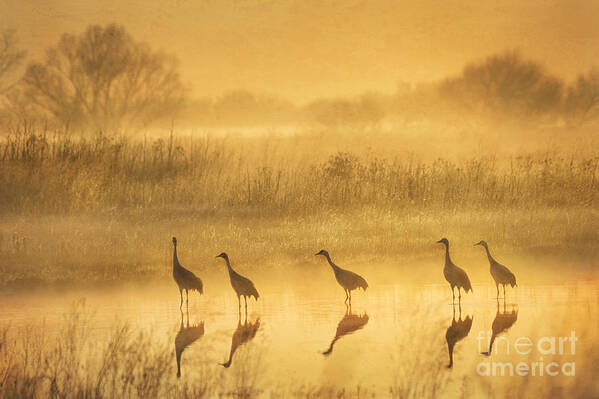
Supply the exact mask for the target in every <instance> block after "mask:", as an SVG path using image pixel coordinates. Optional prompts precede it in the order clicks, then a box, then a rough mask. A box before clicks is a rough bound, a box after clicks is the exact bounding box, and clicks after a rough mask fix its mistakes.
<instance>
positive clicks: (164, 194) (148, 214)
mask: <svg viewBox="0 0 599 399" xmlns="http://www.w3.org/2000/svg"><path fill="white" fill-rule="evenodd" d="M337 139H340V138H339V137H337ZM330 140H332V141H335V138H332V139H330ZM313 142H316V143H320V141H318V139H317V138H315V137H312V138H310V137H308V138H306V137H303V136H302V137H287V138H285V137H278V136H277V137H259V138H247V137H246V138H243V137H226V138H221V139H218V138H215V137H212V136H203V137H196V138H190V137H177V136H175V135H174V134H173V133H171V134H170V135H169V136H168V137H164V138H155V139H148V138H145V139H138V140H134V139H125V138H121V137H112V136H111V137H108V136H102V135H99V136H96V137H93V138H90V137H82V138H79V139H74V138H65V137H62V136H52V137H50V136H49V135H46V134H25V133H22V134H14V135H12V136H10V137H8V138H7V139H6V140H4V141H3V142H0V255H1V256H2V259H3V261H2V262H0V284H1V285H4V286H10V285H12V286H31V285H36V284H42V285H43V284H47V283H55V284H62V283H64V284H70V283H72V282H74V281H77V282H78V284H82V283H85V282H95V283H97V282H104V281H106V282H110V281H117V280H119V281H122V280H129V279H145V278H164V277H166V275H167V274H168V270H169V269H168V264H169V259H170V246H169V242H170V241H169V239H170V236H172V235H178V236H179V237H180V239H182V240H184V241H182V243H183V242H184V243H185V245H182V251H188V252H187V253H186V254H185V255H186V259H203V258H205V259H208V258H211V257H213V256H214V254H215V253H219V252H221V251H222V250H223V249H227V251H229V252H231V253H235V254H236V259H238V261H240V262H246V263H250V264H254V263H260V264H262V265H264V266H265V267H269V266H273V267H276V264H278V263H280V262H281V261H286V260H291V261H293V262H297V261H298V260H301V259H303V257H304V256H305V254H307V253H308V254H309V253H313V252H314V250H315V248H317V249H318V248H319V247H324V246H326V247H327V248H334V249H335V250H337V251H343V253H345V254H347V256H352V257H358V258H364V260H365V261H372V260H376V261H385V260H389V259H397V258H398V257H401V258H402V259H413V258H415V257H418V256H423V254H426V252H427V251H428V250H429V249H430V242H431V240H435V241H436V240H438V239H439V238H440V236H441V235H447V236H449V237H450V238H451V239H454V240H460V241H461V240H463V241H465V242H468V243H469V242H470V241H472V240H474V239H476V240H479V239H480V237H484V238H485V239H486V240H487V241H493V242H495V243H497V244H496V245H498V246H499V247H498V249H499V250H502V251H503V252H504V253H505V252H506V251H512V250H518V251H519V252H520V253H522V252H524V253H525V254H529V255H534V254H535V253H546V252H547V251H548V250H550V251H556V252H560V251H562V252H567V253H570V254H576V256H587V255H589V254H591V253H592V252H593V251H594V250H595V248H596V241H597V239H599V237H598V236H597V232H598V231H599V217H598V215H599V211H598V209H597V198H598V197H597V196H598V192H599V190H597V177H598V174H599V156H598V155H597V154H596V153H594V152H593V151H586V152H584V154H582V153H581V154H570V155H568V153H567V152H566V151H563V152H559V151H557V152H546V153H523V154H521V155H518V156H510V157H504V158H498V157H496V156H494V155H492V154H491V153H488V154H486V155H484V154H481V155H478V156H474V157H473V156H470V157H465V158H461V159H458V160H449V158H447V159H441V158H439V159H427V158H426V157H424V156H422V157H419V156H418V155H415V154H412V155H410V156H399V155H395V156H393V155H386V156H383V157H381V156H379V154H378V152H376V151H375V152H373V151H372V150H371V149H368V148H364V146H359V145H355V143H354V144H352V146H351V147H349V148H348V147H343V146H337V148H341V149H342V150H339V151H333V152H327V151H324V152H323V151H322V150H319V149H318V148H316V149H315V148H313V145H314V144H313ZM352 143H353V141H352ZM329 145H330V143H329ZM327 148H330V147H327ZM165 237H166V238H165Z"/></svg>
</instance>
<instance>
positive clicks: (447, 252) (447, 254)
mask: <svg viewBox="0 0 599 399" xmlns="http://www.w3.org/2000/svg"><path fill="white" fill-rule="evenodd" d="M450 264H451V258H450V257H449V244H445V266H446V267H447V266H449V265H450Z"/></svg>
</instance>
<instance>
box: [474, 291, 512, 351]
mask: <svg viewBox="0 0 599 399" xmlns="http://www.w3.org/2000/svg"><path fill="white" fill-rule="evenodd" d="M516 320H518V309H516V307H515V306H512V311H511V312H507V311H506V305H505V300H504V301H503V312H501V311H500V310H499V299H497V313H496V314H495V319H494V320H493V325H492V326H491V329H492V330H493V334H492V335H491V341H490V342H489V350H488V351H487V352H481V355H486V356H490V355H491V351H492V350H493V343H494V342H495V339H496V338H497V336H498V335H499V334H503V333H504V332H506V331H507V330H509V329H510V327H512V326H513V325H514V323H515V322H516Z"/></svg>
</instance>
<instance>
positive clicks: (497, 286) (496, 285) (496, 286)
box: [495, 283, 499, 299]
mask: <svg viewBox="0 0 599 399" xmlns="http://www.w3.org/2000/svg"><path fill="white" fill-rule="evenodd" d="M495 288H497V299H499V284H497V283H495Z"/></svg>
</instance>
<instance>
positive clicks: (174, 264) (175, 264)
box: [173, 244, 181, 270]
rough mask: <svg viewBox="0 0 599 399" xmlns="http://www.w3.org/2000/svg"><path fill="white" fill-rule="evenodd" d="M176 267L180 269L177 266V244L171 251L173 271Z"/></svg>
mask: <svg viewBox="0 0 599 399" xmlns="http://www.w3.org/2000/svg"><path fill="white" fill-rule="evenodd" d="M178 267H181V265H180V264H179V259H178V258H177V244H175V245H174V249H173V270H175V269H176V268H178Z"/></svg>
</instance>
